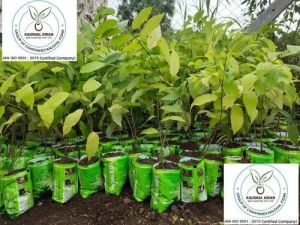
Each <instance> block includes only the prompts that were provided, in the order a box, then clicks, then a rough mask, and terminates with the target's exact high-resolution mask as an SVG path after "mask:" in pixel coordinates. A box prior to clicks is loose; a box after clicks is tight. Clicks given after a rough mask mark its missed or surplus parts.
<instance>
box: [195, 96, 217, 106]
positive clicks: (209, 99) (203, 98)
mask: <svg viewBox="0 0 300 225" xmlns="http://www.w3.org/2000/svg"><path fill="white" fill-rule="evenodd" d="M217 98H218V97H217V96H216V95H214V94H204V95H201V96H199V97H197V98H195V100H194V102H193V103H192V107H194V106H195V105H196V106H201V105H204V104H206V103H209V102H213V101H216V100H217Z"/></svg>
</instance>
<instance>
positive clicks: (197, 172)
mask: <svg viewBox="0 0 300 225" xmlns="http://www.w3.org/2000/svg"><path fill="white" fill-rule="evenodd" d="M180 168H181V176H182V181H181V195H180V199H181V201H183V202H187V203H194V202H203V201H206V200H207V193H206V184H205V165H204V161H203V160H196V159H191V158H183V159H182V160H181V161H180Z"/></svg>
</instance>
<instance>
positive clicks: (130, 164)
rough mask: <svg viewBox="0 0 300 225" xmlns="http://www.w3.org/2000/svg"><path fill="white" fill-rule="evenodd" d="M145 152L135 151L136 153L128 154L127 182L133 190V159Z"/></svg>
mask: <svg viewBox="0 0 300 225" xmlns="http://www.w3.org/2000/svg"><path fill="white" fill-rule="evenodd" d="M145 154H147V153H144V152H137V153H129V154H128V177H129V183H130V187H131V189H132V190H133V183H134V180H135V173H136V172H135V166H134V161H135V160H136V159H137V157H138V156H140V155H145Z"/></svg>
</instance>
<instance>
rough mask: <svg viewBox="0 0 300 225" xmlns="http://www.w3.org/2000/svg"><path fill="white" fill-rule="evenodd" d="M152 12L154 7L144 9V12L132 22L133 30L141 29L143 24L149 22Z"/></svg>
mask: <svg viewBox="0 0 300 225" xmlns="http://www.w3.org/2000/svg"><path fill="white" fill-rule="evenodd" d="M151 12H152V7H147V8H144V9H143V10H142V11H140V12H139V13H138V14H137V16H136V17H135V18H134V20H133V22H132V29H133V30H136V29H139V28H140V27H141V26H142V24H143V23H144V22H146V21H147V19H148V18H149V16H150V14H151Z"/></svg>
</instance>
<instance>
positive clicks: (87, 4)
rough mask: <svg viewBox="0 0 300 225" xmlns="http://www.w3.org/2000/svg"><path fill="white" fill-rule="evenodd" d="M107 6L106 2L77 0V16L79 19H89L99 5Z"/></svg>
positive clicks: (106, 0) (105, 0) (101, 0)
mask: <svg viewBox="0 0 300 225" xmlns="http://www.w3.org/2000/svg"><path fill="white" fill-rule="evenodd" d="M107 4H108V0H77V6H78V7H77V10H78V16H79V17H80V18H81V19H90V18H92V17H93V15H94V13H95V11H96V9H97V8H98V7H99V6H100V5H107Z"/></svg>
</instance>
